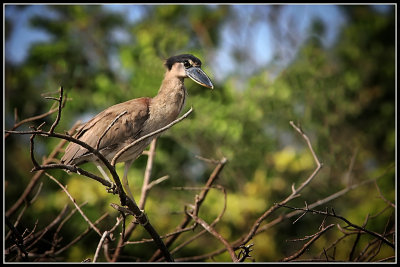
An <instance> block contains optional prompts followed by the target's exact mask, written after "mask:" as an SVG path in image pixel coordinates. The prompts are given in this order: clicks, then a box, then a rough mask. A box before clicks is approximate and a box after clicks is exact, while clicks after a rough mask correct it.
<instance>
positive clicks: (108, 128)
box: [96, 110, 128, 150]
mask: <svg viewBox="0 0 400 267" xmlns="http://www.w3.org/2000/svg"><path fill="white" fill-rule="evenodd" d="M126 113H128V112H127V111H126V110H125V111H124V112H121V114H119V115H118V116H117V117H115V119H114V120H113V121H112V122H111V123H110V125H108V127H107V129H106V130H105V131H104V132H103V134H102V135H101V136H100V137H99V139H98V140H97V143H96V149H97V150H99V146H100V142H101V140H102V139H103V137H104V136H105V135H106V134H107V132H108V131H109V130H110V129H111V127H112V126H113V125H114V124H115V123H116V122H117V120H118V119H119V118H121V117H122V116H123V115H125V114H126Z"/></svg>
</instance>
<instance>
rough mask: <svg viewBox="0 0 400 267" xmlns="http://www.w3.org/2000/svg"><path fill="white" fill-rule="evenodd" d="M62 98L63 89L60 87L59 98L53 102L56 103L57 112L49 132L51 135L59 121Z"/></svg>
mask: <svg viewBox="0 0 400 267" xmlns="http://www.w3.org/2000/svg"><path fill="white" fill-rule="evenodd" d="M63 96H64V88H63V87H62V86H61V87H60V96H59V98H56V99H55V100H56V101H58V112H57V117H56V120H55V121H54V123H53V125H51V127H50V130H49V132H50V133H53V132H54V129H55V128H56V126H57V125H58V123H59V122H60V119H61V110H62V103H63Z"/></svg>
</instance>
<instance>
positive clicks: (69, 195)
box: [45, 172, 102, 236]
mask: <svg viewBox="0 0 400 267" xmlns="http://www.w3.org/2000/svg"><path fill="white" fill-rule="evenodd" d="M45 174H46V176H47V177H49V178H50V179H51V180H53V181H54V182H56V184H58V186H59V187H61V189H62V190H63V191H64V192H65V193H66V194H67V196H68V197H69V199H70V200H71V201H72V203H73V204H74V206H75V207H76V209H77V210H78V211H79V213H80V214H81V215H82V217H83V219H84V220H85V221H86V222H87V223H88V224H89V225H90V227H92V229H93V230H94V231H95V232H96V233H97V234H98V235H99V236H102V234H101V232H100V230H99V229H98V228H97V227H96V226H95V225H94V224H93V223H92V222H91V221H90V220H89V218H88V217H86V215H85V213H84V212H83V211H82V210H81V208H80V207H79V206H78V204H76V201H75V199H74V198H73V197H72V196H71V194H70V193H69V192H68V190H67V189H66V188H65V187H64V186H63V185H62V184H61V183H60V182H59V181H58V180H57V179H56V178H54V177H53V176H51V175H50V174H48V173H47V172H46V173H45Z"/></svg>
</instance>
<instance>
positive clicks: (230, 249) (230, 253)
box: [187, 212, 239, 262]
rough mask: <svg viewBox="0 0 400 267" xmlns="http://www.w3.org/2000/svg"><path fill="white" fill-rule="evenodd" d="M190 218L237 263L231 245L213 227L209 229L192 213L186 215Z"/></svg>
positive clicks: (237, 260)
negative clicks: (224, 248) (220, 244)
mask: <svg viewBox="0 0 400 267" xmlns="http://www.w3.org/2000/svg"><path fill="white" fill-rule="evenodd" d="M187 214H188V215H189V216H190V217H192V219H193V220H194V221H195V222H196V223H198V224H200V225H201V226H203V228H204V229H206V230H207V232H209V233H210V234H212V235H213V236H215V237H216V238H217V239H218V240H219V241H221V242H222V243H223V244H224V246H225V247H226V249H227V250H228V252H229V255H230V256H231V258H232V260H233V262H239V259H238V258H237V256H236V254H235V251H234V250H233V248H232V247H231V245H230V244H229V242H228V241H226V240H225V239H224V238H223V237H222V236H221V235H220V234H219V233H218V232H217V231H215V229H214V228H213V227H211V226H210V225H209V224H207V223H206V222H205V221H204V220H203V219H201V218H199V217H197V215H195V214H192V213H190V212H189V213H187Z"/></svg>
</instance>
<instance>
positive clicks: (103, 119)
mask: <svg viewBox="0 0 400 267" xmlns="http://www.w3.org/2000/svg"><path fill="white" fill-rule="evenodd" d="M165 67H166V72H165V76H164V80H163V81H162V83H161V87H160V89H159V91H158V94H157V95H156V96H155V97H153V98H150V97H141V98H136V99H132V100H129V101H126V102H123V103H120V104H116V105H114V106H111V107H109V108H107V109H106V110H104V111H102V112H100V113H99V114H97V115H96V116H95V117H94V118H92V119H91V120H90V121H88V122H87V123H86V124H85V125H83V126H82V127H81V128H80V129H79V131H78V132H77V133H76V134H75V135H74V137H75V138H77V139H79V140H81V141H83V142H85V143H87V144H88V145H90V146H92V147H93V148H96V147H98V149H99V151H100V152H101V153H102V154H103V155H104V156H105V158H106V159H107V160H108V161H111V160H112V159H113V157H114V156H115V155H116V153H118V151H120V150H121V149H123V148H124V147H126V146H128V145H129V144H131V143H132V142H134V141H135V140H136V139H138V138H140V137H142V136H144V135H146V134H149V133H152V132H154V131H156V130H158V129H160V128H162V127H164V126H166V125H168V124H169V123H171V122H172V121H174V120H175V119H177V117H178V115H179V113H180V112H181V110H182V108H183V106H184V104H185V98H186V88H185V85H184V79H185V78H188V77H189V78H190V79H192V80H193V81H195V82H196V83H198V84H200V85H202V86H205V87H208V88H211V89H212V88H213V84H212V83H211V80H210V79H209V78H208V76H207V74H205V73H204V71H203V70H202V69H201V61H200V59H198V58H197V57H195V56H193V55H190V54H183V55H178V56H173V57H170V58H168V59H167V60H166V61H165ZM158 135H160V134H157V135H154V136H151V137H150V138H147V139H144V140H142V141H141V142H139V143H137V144H136V145H134V146H133V147H131V148H130V149H129V150H127V151H126V152H124V153H123V154H122V155H121V156H120V157H119V158H118V160H117V163H118V162H124V163H125V168H124V176H123V179H122V182H123V186H124V188H125V191H126V192H127V193H128V195H129V197H131V199H132V200H133V196H132V193H131V191H130V189H129V185H128V179H127V173H128V170H129V167H130V165H131V164H132V162H133V161H134V160H135V159H136V158H137V157H138V156H140V155H141V154H142V152H143V150H144V149H145V148H146V147H147V146H148V145H149V144H150V142H151V141H152V140H153V139H154V138H155V137H157V136H158ZM99 140H100V142H99ZM98 142H99V143H98ZM85 162H94V163H95V164H96V166H97V167H98V169H99V170H100V172H101V173H102V175H103V176H104V177H105V178H107V179H108V180H110V179H109V178H108V176H107V174H106V173H105V172H104V170H103V169H102V167H101V165H102V164H101V162H100V161H99V159H98V158H97V156H95V155H93V154H92V153H90V152H89V151H88V150H87V149H85V148H83V147H82V146H80V145H78V144H76V143H72V142H71V143H69V144H68V146H67V148H66V149H65V154H64V156H63V157H62V159H61V163H63V164H69V165H79V164H82V163H85Z"/></svg>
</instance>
